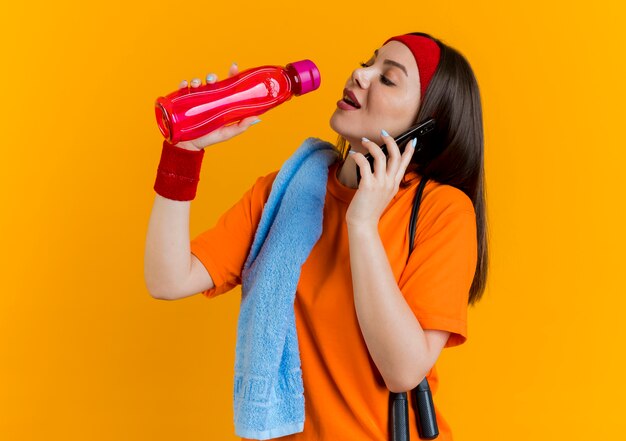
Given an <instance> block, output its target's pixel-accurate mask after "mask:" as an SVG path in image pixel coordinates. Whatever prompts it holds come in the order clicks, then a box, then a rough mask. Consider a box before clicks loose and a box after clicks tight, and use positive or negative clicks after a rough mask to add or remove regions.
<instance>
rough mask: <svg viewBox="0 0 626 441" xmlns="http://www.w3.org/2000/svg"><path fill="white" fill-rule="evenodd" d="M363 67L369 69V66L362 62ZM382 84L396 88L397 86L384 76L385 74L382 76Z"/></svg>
mask: <svg viewBox="0 0 626 441" xmlns="http://www.w3.org/2000/svg"><path fill="white" fill-rule="evenodd" d="M361 67H369V66H368V65H367V64H365V63H363V62H361ZM380 82H381V83H383V84H385V85H387V86H395V84H394V83H393V82H391V81H389V79H388V78H387V77H386V76H384V75H383V74H380Z"/></svg>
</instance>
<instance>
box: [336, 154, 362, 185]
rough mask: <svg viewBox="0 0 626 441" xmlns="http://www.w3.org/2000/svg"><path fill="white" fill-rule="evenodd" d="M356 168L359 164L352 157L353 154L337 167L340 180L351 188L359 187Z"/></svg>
mask: <svg viewBox="0 0 626 441" xmlns="http://www.w3.org/2000/svg"><path fill="white" fill-rule="evenodd" d="M356 168H357V165H356V162H354V160H353V159H352V155H348V157H347V158H346V160H345V161H344V162H343V163H342V164H340V165H339V167H338V168H337V179H338V180H339V182H341V183H342V184H343V185H345V186H346V187H349V188H358V184H357V182H356Z"/></svg>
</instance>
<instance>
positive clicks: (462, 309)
mask: <svg viewBox="0 0 626 441" xmlns="http://www.w3.org/2000/svg"><path fill="white" fill-rule="evenodd" d="M421 236H422V237H421V239H420V240H417V239H416V242H415V247H414V248H413V252H412V253H411V255H410V256H409V261H408V263H407V266H406V268H405V269H404V271H403V273H402V276H401V278H400V282H399V284H398V286H399V288H400V290H401V291H402V293H403V295H404V297H405V299H406V301H407V303H408V304H409V306H410V307H411V309H412V310H413V312H414V314H415V316H416V318H417V319H418V321H419V322H420V325H421V326H422V328H423V329H440V330H444V331H450V332H451V334H450V337H449V338H448V341H447V342H446V345H445V346H444V347H453V346H458V345H461V344H463V343H465V341H466V340H467V308H468V300H469V290H470V287H471V285H472V281H473V279H474V273H475V271H476V260H477V239H476V215H475V213H474V211H473V210H472V211H469V210H467V209H463V210H461V211H454V212H446V213H445V214H441V215H439V216H438V217H437V218H436V219H435V220H434V221H431V222H430V224H429V225H428V228H427V229H426V230H425V231H424V232H423V234H421Z"/></svg>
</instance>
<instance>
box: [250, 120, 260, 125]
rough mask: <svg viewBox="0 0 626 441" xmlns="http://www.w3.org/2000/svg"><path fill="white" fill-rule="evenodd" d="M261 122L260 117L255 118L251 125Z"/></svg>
mask: <svg viewBox="0 0 626 441" xmlns="http://www.w3.org/2000/svg"><path fill="white" fill-rule="evenodd" d="M260 122H261V120H260V119H255V120H254V121H252V122H251V123H250V125H253V124H257V123H260Z"/></svg>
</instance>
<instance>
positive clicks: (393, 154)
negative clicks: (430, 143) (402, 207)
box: [346, 133, 415, 227]
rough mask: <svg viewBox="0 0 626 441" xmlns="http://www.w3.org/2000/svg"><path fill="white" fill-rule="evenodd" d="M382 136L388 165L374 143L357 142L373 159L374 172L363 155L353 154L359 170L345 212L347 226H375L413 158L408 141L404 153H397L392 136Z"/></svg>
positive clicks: (365, 140) (397, 149)
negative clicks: (387, 153) (355, 190)
mask: <svg viewBox="0 0 626 441" xmlns="http://www.w3.org/2000/svg"><path fill="white" fill-rule="evenodd" d="M382 135H383V140H384V141H385V144H386V145H387V151H388V152H389V161H388V162H387V158H386V157H385V154H384V153H383V151H382V150H381V148H380V147H379V146H378V145H376V143H374V142H372V141H370V140H367V139H366V138H363V141H362V142H361V143H362V145H363V146H364V147H365V148H367V149H368V150H369V153H370V154H371V155H372V156H373V157H374V173H372V171H371V168H370V164H369V162H368V161H367V159H366V158H365V155H363V154H361V153H355V154H354V155H353V156H352V159H354V162H356V165H357V167H359V169H360V171H361V181H360V183H359V189H358V190H357V192H356V193H355V194H354V197H353V198H352V201H351V202H350V206H349V207H348V211H347V212H346V223H347V224H348V226H349V227H350V226H364V225H365V226H367V225H369V226H373V227H377V226H378V221H379V220H380V217H381V216H382V214H383V211H385V208H387V205H389V202H391V200H392V199H393V197H394V196H395V195H396V193H398V189H399V187H400V182H401V181H402V178H403V176H404V173H405V171H406V169H407V167H408V166H409V163H410V161H411V157H412V156H413V152H414V150H415V148H414V147H413V142H412V140H411V141H409V142H407V144H406V147H405V149H404V153H402V154H401V153H400V149H399V148H398V145H397V144H396V142H395V141H394V139H393V137H392V136H390V135H385V134H384V133H383V134H382Z"/></svg>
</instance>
